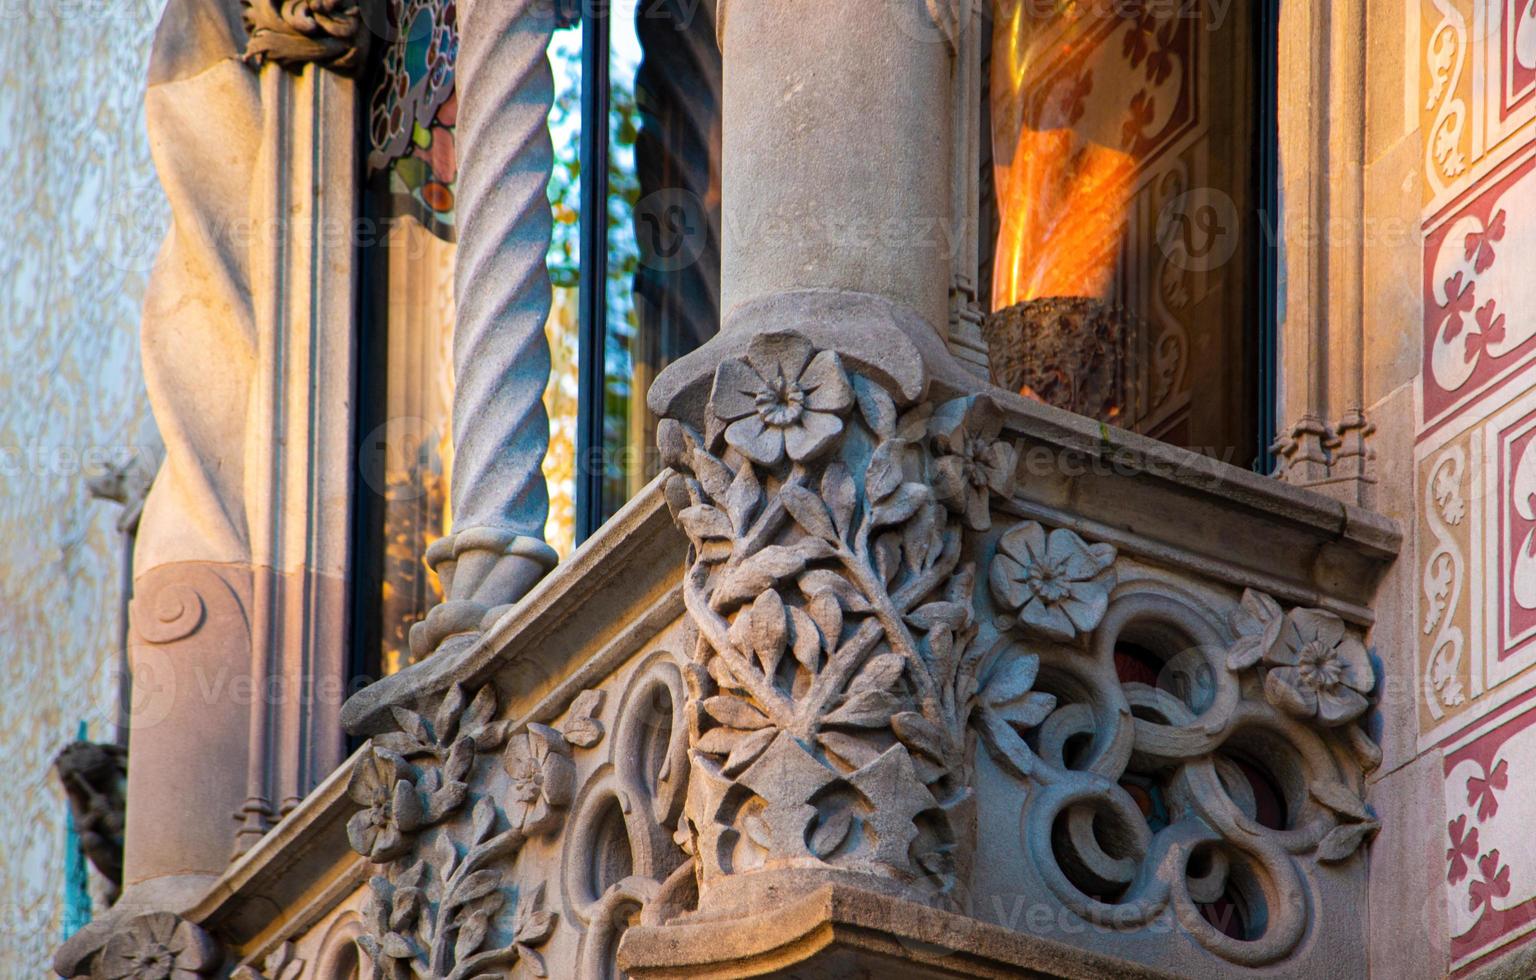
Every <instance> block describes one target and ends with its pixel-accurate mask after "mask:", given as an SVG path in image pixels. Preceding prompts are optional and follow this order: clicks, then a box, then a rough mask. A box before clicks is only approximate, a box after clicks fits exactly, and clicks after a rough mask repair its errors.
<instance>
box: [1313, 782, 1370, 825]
mask: <svg viewBox="0 0 1536 980" xmlns="http://www.w3.org/2000/svg"><path fill="white" fill-rule="evenodd" d="M1310 790H1311V793H1312V796H1313V798H1314V799H1316V800H1317V802H1319V803H1321V804H1322V805H1323V806H1325V807H1327V808H1328V809H1330V810H1332V811H1333V812H1334V813H1337V814H1338V815H1339V816H1341V817H1348V818H1349V819H1351V820H1356V821H1366V820H1370V819H1371V814H1370V812H1369V811H1368V810H1366V808H1365V802H1364V801H1363V800H1361V799H1360V796H1359V794H1357V793H1354V792H1353V791H1351V790H1350V789H1348V788H1347V787H1345V786H1344V785H1343V784H1341V783H1336V782H1332V781H1324V780H1318V781H1317V782H1314V783H1313V784H1312V786H1311V787H1310Z"/></svg>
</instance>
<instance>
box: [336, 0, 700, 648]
mask: <svg viewBox="0 0 1536 980" xmlns="http://www.w3.org/2000/svg"><path fill="white" fill-rule="evenodd" d="M584 6H585V7H586V9H587V10H588V11H589V12H590V13H591V16H589V17H588V18H587V19H586V21H585V22H584V23H580V24H578V25H576V26H574V27H570V28H567V29H564V30H561V31H558V32H556V36H555V39H554V42H553V43H552V45H551V48H550V60H551V63H552V68H553V70H554V74H555V81H556V100H555V106H554V110H553V112H552V113H551V115H550V133H551V137H552V138H553V141H554V146H555V156H556V163H555V171H554V174H553V176H552V179H551V182H550V191H549V193H550V201H551V204H552V206H553V209H554V216H555V233H554V237H553V240H552V242H551V245H550V252H549V269H550V276H551V280H552V282H553V285H554V303H553V307H552V311H551V315H550V318H549V322H548V324H547V326H546V333H547V335H548V338H549V342H550V349H551V355H552V371H551V377H550V382H549V387H548V388H547V390H546V392H545V397H544V403H545V408H546V409H547V411H548V413H549V416H550V447H549V453H548V456H547V458H546V459H545V462H544V473H545V477H546V479H547V481H548V483H549V490H550V516H549V521H548V524H547V526H546V529H545V534H546V537H547V538H548V540H549V542H550V543H551V544H552V545H554V547H555V549H556V550H557V551H558V552H560V553H561V554H562V555H564V554H568V553H569V552H570V550H571V549H572V548H573V547H574V546H575V545H576V544H579V543H580V541H581V540H582V539H584V538H585V537H586V536H588V535H589V534H591V533H592V532H593V531H594V530H596V528H597V527H598V526H600V525H601V524H602V522H603V521H605V520H607V519H608V518H609V517H611V516H612V515H613V514H614V513H615V512H616V511H617V510H618V509H619V508H620V507H621V506H623V504H624V503H625V502H626V501H628V500H629V499H630V497H632V496H633V495H634V494H635V492H637V491H638V490H639V489H640V488H641V487H643V486H644V485H645V483H646V482H647V481H649V480H650V479H651V478H652V477H654V476H655V474H656V473H657V472H658V471H659V469H660V462H659V459H658V456H657V453H656V450H655V445H654V432H655V426H656V421H655V419H653V418H652V417H651V416H650V414H649V412H648V411H647V410H646V408H645V396H646V393H647V391H648V390H649V387H650V383H651V380H652V379H654V378H655V376H656V375H657V374H658V373H659V372H660V371H661V370H662V369H663V368H665V367H666V365H667V364H669V363H670V362H671V361H672V360H674V359H676V358H677V357H680V356H681V355H683V354H685V353H687V352H689V351H691V350H693V349H694V348H696V347H697V346H698V345H699V344H701V343H703V341H704V340H706V339H708V338H709V337H710V336H712V335H713V334H714V333H715V331H716V330H717V329H718V321H719V292H720V291H719V264H720V259H719V229H720V193H719V188H720V181H719V147H720V132H719V104H720V99H719V93H720V56H719V52H718V49H717V47H716V42H715V32H714V24H713V20H712V17H711V16H710V13H709V10H708V9H707V7H706V6H705V5H703V4H699V3H697V2H695V0H644V2H636V3H618V4H611V5H607V4H589V5H584ZM383 16H384V17H385V18H386V20H385V21H384V22H383V24H382V25H381V28H382V29H380V30H378V31H377V32H376V33H378V34H379V35H380V40H379V43H377V44H375V45H374V46H373V49H372V54H371V58H372V63H371V65H370V67H369V70H368V72H367V73H366V75H365V77H364V79H363V80H362V92H363V93H364V98H365V99H366V106H365V110H364V111H365V118H364V119H363V133H362V145H363V152H364V157H365V159H364V165H363V167H364V174H363V179H364V180H363V186H364V194H363V204H362V213H363V218H364V220H363V222H362V229H363V234H362V236H361V241H360V255H361V263H362V267H363V270H364V271H363V286H362V295H361V297H360V304H359V309H360V317H359V320H360V322H361V324H362V327H361V331H362V335H361V337H360V343H359V351H360V356H359V371H358V374H359V385H360V391H359V396H358V399H357V406H358V429H357V439H358V456H359V467H360V476H361V485H360V488H359V490H360V492H359V493H358V495H357V501H358V503H357V511H358V513H357V531H356V535H355V539H354V549H353V564H354V570H355V572H354V582H355V590H356V593H355V601H354V636H355V642H356V663H355V664H354V670H355V671H356V672H357V673H358V674H359V675H361V676H378V675H379V674H381V673H382V674H389V673H394V672H396V671H398V670H400V669H401V668H403V667H405V666H408V665H409V664H410V663H411V653H410V647H409V643H408V636H409V633H410V628H411V626H412V625H413V624H414V623H416V622H418V621H420V620H421V619H422V618H423V617H424V616H425V615H426V614H427V612H428V610H430V609H431V608H432V606H434V605H435V604H436V603H437V602H438V601H440V600H441V598H442V595H441V585H440V583H439V582H438V581H437V579H436V576H435V575H434V574H433V573H432V572H431V571H430V570H428V569H427V567H426V566H425V565H424V564H423V562H422V556H423V554H424V553H425V551H426V548H427V546H428V545H429V544H431V543H432V542H433V541H435V540H437V539H438V538H440V537H442V536H443V535H444V534H446V533H447V532H448V530H449V529H450V527H451V524H452V514H451V513H450V505H449V493H448V490H449V487H448V483H449V475H450V473H451V471H452V458H453V444H452V405H453V367H452V338H453V318H454V304H453V257H454V238H455V199H454V193H455V181H456V176H457V160H456V156H455V152H454V126H455V122H456V114H455V110H456V107H457V99H456V92H455V79H454V65H455V58H456V55H457V49H458V34H457V24H456V21H455V3H454V0H388V2H387V3H386V4H385V5H384V6H383ZM594 175H595V176H594Z"/></svg>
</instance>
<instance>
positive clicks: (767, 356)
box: [710, 334, 853, 466]
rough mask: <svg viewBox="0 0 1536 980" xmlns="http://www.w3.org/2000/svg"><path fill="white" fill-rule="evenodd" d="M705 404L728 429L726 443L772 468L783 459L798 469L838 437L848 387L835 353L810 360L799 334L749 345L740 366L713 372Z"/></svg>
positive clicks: (812, 355)
mask: <svg viewBox="0 0 1536 980" xmlns="http://www.w3.org/2000/svg"><path fill="white" fill-rule="evenodd" d="M710 398H711V407H712V408H713V409H714V412H715V414H716V415H717V416H718V417H719V419H720V421H721V422H725V423H729V425H728V426H727V428H726V430H725V440H726V442H728V443H730V444H731V445H732V446H734V447H736V450H737V451H738V452H740V453H741V454H742V455H743V456H745V457H747V458H748V459H750V460H752V461H753V462H754V463H757V464H759V465H762V466H774V465H776V464H777V463H779V462H780V461H781V460H782V459H783V458H784V455H785V454H786V453H788V454H789V458H790V459H792V460H794V461H795V462H797V463H798V462H803V461H805V460H808V459H815V458H816V457H817V456H819V455H821V454H822V453H824V452H825V451H826V450H827V449H828V448H829V447H830V446H831V445H832V444H833V443H834V442H835V441H836V440H837V437H838V436H839V435H841V434H842V431H843V420H842V418H841V416H842V414H843V413H844V412H846V411H847V410H848V409H849V407H850V406H852V405H853V387H852V386H851V385H850V384H849V383H848V375H847V374H846V373H844V371H843V364H842V361H841V360H840V359H839V358H838V356H837V354H836V352H834V351H825V350H824V351H821V352H820V353H817V352H816V350H815V349H814V348H813V347H812V346H811V342H810V341H809V340H807V339H805V338H804V337H802V336H800V335H799V334H765V335H761V336H758V337H755V338H753V340H752V343H751V345H750V346H748V348H747V356H746V358H745V359H744V360H729V361H725V362H724V363H722V364H721V365H720V367H719V369H718V370H716V372H715V386H714V391H713V393H712V394H711V396H710Z"/></svg>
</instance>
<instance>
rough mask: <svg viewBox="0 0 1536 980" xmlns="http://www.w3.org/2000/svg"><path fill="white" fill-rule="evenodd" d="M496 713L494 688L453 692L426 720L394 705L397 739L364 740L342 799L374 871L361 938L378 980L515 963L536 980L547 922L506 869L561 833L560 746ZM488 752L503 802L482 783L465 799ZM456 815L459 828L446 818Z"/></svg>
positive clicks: (536, 897)
mask: <svg viewBox="0 0 1536 980" xmlns="http://www.w3.org/2000/svg"><path fill="white" fill-rule="evenodd" d="M496 714H497V703H496V692H495V688H494V687H490V686H487V687H484V688H482V689H481V690H480V691H479V692H478V693H477V694H475V696H474V697H473V698H470V697H469V696H468V694H467V692H466V691H465V689H464V688H463V687H462V686H458V685H456V686H454V687H453V689H452V690H451V691H450V692H449V693H448V694H447V695H446V696H445V697H444V698H443V699H442V701H441V702H440V703H439V705H438V707H437V711H436V713H435V715H434V717H433V719H432V721H430V722H429V721H428V720H427V719H426V718H424V717H422V716H421V715H419V714H417V713H416V712H414V711H410V710H408V709H405V708H396V709H395V710H394V717H395V721H396V723H397V724H398V725H399V730H398V731H395V732H391V733H388V734H385V735H380V736H378V737H376V738H374V739H373V740H372V741H370V742H369V743H368V745H367V746H366V748H365V750H364V751H363V752H362V753H360V754H359V756H358V759H357V761H356V763H355V764H354V770H353V775H352V782H351V784H350V785H349V787H348V792H349V795H351V797H352V799H353V801H354V802H355V803H357V804H358V805H359V806H360V807H362V809H361V810H360V811H359V812H358V813H357V814H356V815H354V816H353V817H352V819H351V821H350V822H349V823H348V825H347V836H348V839H349V840H350V842H351V844H352V848H353V849H354V850H356V851H357V852H358V853H360V854H362V855H364V856H365V857H367V858H369V859H370V860H371V861H373V862H374V863H375V864H379V865H384V866H385V867H384V870H383V873H381V874H378V875H375V876H374V877H373V878H372V879H371V882H370V893H371V894H370V899H369V903H368V906H367V910H366V912H365V916H364V918H365V922H366V925H367V928H368V930H369V931H368V933H367V934H366V935H365V936H363V937H362V938H361V939H359V945H361V946H362V948H363V949H364V951H365V952H367V953H368V956H369V958H370V959H371V961H372V962H373V971H374V973H373V975H374V976H375V977H377V978H389V980H406V978H409V977H433V978H453V980H460V978H470V977H476V976H480V975H483V974H485V973H487V972H490V971H493V970H496V969H505V968H507V967H510V966H511V965H512V964H514V963H517V962H522V963H524V964H525V965H526V966H527V967H528V968H529V969H530V970H531V971H532V972H533V973H534V974H535V975H537V976H546V975H547V971H546V970H545V968H544V964H543V960H542V958H541V957H540V955H539V953H538V952H537V948H538V947H539V946H541V945H542V944H543V943H544V942H545V941H547V940H548V939H549V937H550V935H551V934H552V933H553V932H554V928H555V924H556V920H557V917H556V915H555V913H553V912H550V911H547V910H546V909H544V907H543V891H544V889H543V886H542V885H540V886H538V887H536V888H534V889H532V890H526V889H522V888H519V887H516V886H514V884H513V882H512V880H511V878H510V875H509V873H508V872H509V867H510V864H511V862H512V861H513V859H515V857H516V855H517V853H518V852H519V851H520V850H521V849H522V847H523V845H524V844H525V843H527V841H528V840H529V838H530V837H533V836H538V835H548V834H549V833H551V832H552V831H554V830H557V829H558V828H559V827H560V825H561V823H562V822H563V815H564V810H565V808H566V806H567V805H568V804H569V803H570V800H571V794H572V791H573V788H574V787H573V780H574V771H573V769H572V767H571V762H570V747H569V744H568V743H567V742H566V741H565V738H564V737H563V736H562V735H561V734H560V733H559V732H558V731H556V730H554V729H552V728H549V727H547V726H544V725H529V726H527V727H526V728H525V729H524V730H522V731H518V732H516V733H512V732H511V731H510V724H509V723H508V722H506V721H499V720H497V719H496ZM503 749H504V751H501V750H503ZM498 755H499V756H500V759H501V762H502V764H503V766H504V767H505V771H506V774H507V775H508V777H509V778H510V783H509V792H508V793H507V794H506V795H505V797H504V798H503V799H502V800H501V801H499V802H500V803H501V805H498V800H497V799H496V798H494V797H493V795H492V794H490V793H488V792H486V791H485V789H484V788H483V780H482V781H481V783H482V787H481V788H480V789H479V790H478V791H471V788H470V783H471V781H472V780H473V774H472V773H473V770H474V767H475V766H476V765H477V764H478V763H481V762H485V763H486V764H487V765H489V764H491V763H492V762H493V761H494V760H496V758H497V757H498ZM471 800H473V802H472V803H471V802H470V801H471ZM466 806H467V810H468V813H469V820H468V822H467V823H466V822H465V821H464V820H462V819H460V820H457V821H455V820H454V819H453V818H455V817H456V816H457V815H458V814H459V813H460V812H461V811H464V810H465V808H466ZM434 828H437V829H436V830H435V831H434Z"/></svg>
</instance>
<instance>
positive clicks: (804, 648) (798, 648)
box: [789, 602, 837, 672]
mask: <svg viewBox="0 0 1536 980" xmlns="http://www.w3.org/2000/svg"><path fill="white" fill-rule="evenodd" d="M836 604H837V603H836V602H834V603H833V605H834V606H835V605H836ZM789 621H790V626H791V627H792V629H793V632H794V642H793V649H794V654H795V660H796V661H798V662H799V663H800V665H801V666H802V667H804V668H805V669H806V670H809V671H812V672H814V671H815V670H816V668H817V667H818V666H819V665H820V662H821V656H820V655H821V651H822V649H823V648H824V647H825V646H826V643H825V641H824V640H823V639H822V635H821V630H820V629H819V628H818V627H817V626H816V622H815V620H813V619H811V617H810V616H809V615H808V614H807V613H806V611H805V610H803V609H800V608H799V607H796V606H791V607H790V609H789Z"/></svg>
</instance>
